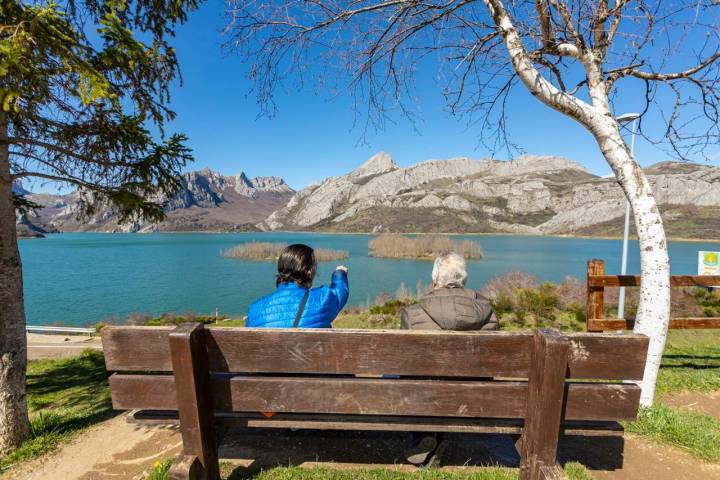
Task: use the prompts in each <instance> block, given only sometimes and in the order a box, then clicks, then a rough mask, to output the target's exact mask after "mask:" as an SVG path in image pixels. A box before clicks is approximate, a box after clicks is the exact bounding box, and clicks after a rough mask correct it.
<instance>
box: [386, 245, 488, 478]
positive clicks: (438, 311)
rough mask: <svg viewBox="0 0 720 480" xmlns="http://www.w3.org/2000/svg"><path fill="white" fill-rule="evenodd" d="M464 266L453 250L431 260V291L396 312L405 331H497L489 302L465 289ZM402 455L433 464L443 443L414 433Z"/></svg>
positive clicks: (409, 460)
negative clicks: (432, 262) (398, 312)
mask: <svg viewBox="0 0 720 480" xmlns="http://www.w3.org/2000/svg"><path fill="white" fill-rule="evenodd" d="M466 284H467V265H466V263H465V259H464V258H463V257H462V256H461V255H458V254H457V253H448V254H446V255H441V256H439V257H437V258H436V259H435V263H434V264H433V270H432V291H431V292H429V293H427V294H426V295H423V296H422V298H421V299H420V302H419V303H417V304H415V305H409V306H407V307H405V308H404V309H403V310H402V311H401V312H400V328H402V329H406V330H462V331H468V330H499V329H500V322H498V318H497V316H496V315H495V312H494V311H493V308H492V306H491V305H490V302H488V301H487V300H486V299H485V298H483V297H482V296H481V295H480V294H479V293H477V292H476V291H474V290H470V289H469V288H466V287H465V285H466ZM412 437H413V438H412V443H411V444H410V446H409V447H408V448H407V449H406V450H405V458H406V459H407V461H408V462H410V463H412V464H414V465H423V464H424V465H428V466H437V464H438V463H439V461H440V457H441V455H442V452H443V451H444V449H445V448H446V443H445V442H444V441H441V439H440V438H439V436H438V435H436V434H432V433H414V434H413V436H412Z"/></svg>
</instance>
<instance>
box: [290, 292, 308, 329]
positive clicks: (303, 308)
mask: <svg viewBox="0 0 720 480" xmlns="http://www.w3.org/2000/svg"><path fill="white" fill-rule="evenodd" d="M309 295H310V289H307V290H305V295H303V298H302V301H301V302H300V308H299V309H298V313H297V315H296V316H295V322H294V323H293V328H297V327H298V325H300V317H302V314H303V312H304V311H305V304H306V303H307V299H308V296H309Z"/></svg>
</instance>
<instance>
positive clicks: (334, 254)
mask: <svg viewBox="0 0 720 480" xmlns="http://www.w3.org/2000/svg"><path fill="white" fill-rule="evenodd" d="M286 247H287V244H286V243H273V242H256V241H252V242H247V243H242V244H240V245H236V246H234V247H232V248H230V249H228V250H225V251H223V252H222V256H223V257H228V258H241V259H244V260H259V261H273V262H274V261H276V260H277V259H278V257H279V256H280V254H281V253H282V252H283V250H285V248H286ZM348 256H349V255H348V252H347V250H330V249H328V248H317V249H315V258H316V259H317V261H318V262H328V261H333V260H344V259H346V258H348Z"/></svg>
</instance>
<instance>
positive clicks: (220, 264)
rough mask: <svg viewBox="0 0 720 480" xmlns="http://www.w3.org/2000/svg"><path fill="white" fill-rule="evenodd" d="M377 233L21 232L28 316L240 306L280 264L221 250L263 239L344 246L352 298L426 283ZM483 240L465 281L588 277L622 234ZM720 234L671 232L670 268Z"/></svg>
mask: <svg viewBox="0 0 720 480" xmlns="http://www.w3.org/2000/svg"><path fill="white" fill-rule="evenodd" d="M372 238H373V236H372V235H332V234H308V233H228V234H205V233H153V234H132V233H127V234H106V233H66V234H58V235H49V236H48V237H47V238H44V239H28V240H21V241H20V252H21V256H22V261H23V269H24V282H25V305H26V313H27V321H28V324H31V325H41V324H48V325H49V324H58V325H75V326H82V325H89V324H93V323H95V322H99V321H103V320H122V319H124V318H125V317H126V316H127V315H128V314H131V313H150V314H153V315H157V314H160V313H164V312H176V313H184V312H188V311H193V312H196V313H205V314H211V313H212V314H214V312H215V307H218V308H219V310H220V313H221V314H225V315H228V316H241V315H244V314H245V312H246V309H247V307H248V305H249V304H250V303H251V302H252V301H253V300H255V299H256V298H258V297H260V296H262V295H265V294H268V293H270V292H272V291H273V289H274V286H275V284H274V276H273V275H274V273H275V265H274V264H273V263H271V262H249V261H241V260H234V259H229V258H223V257H222V256H221V255H220V252H221V251H222V250H225V249H227V248H230V247H232V246H234V245H237V244H239V243H243V242H247V241H252V240H259V241H278V242H286V243H296V242H302V243H307V244H309V245H311V246H313V247H316V248H333V249H343V250H347V251H349V253H350V258H349V259H348V260H344V261H342V262H341V263H344V264H346V265H347V266H348V267H349V269H350V292H351V294H350V300H349V302H348V303H349V305H363V304H366V303H367V302H368V301H369V300H371V299H374V298H375V296H377V295H378V294H380V293H382V292H388V293H394V292H396V291H397V289H398V286H399V285H400V283H401V282H404V283H405V285H407V286H408V287H409V288H410V289H411V290H413V291H414V288H415V285H416V284H417V282H418V281H422V282H423V283H425V284H428V283H430V272H431V270H432V264H431V263H430V262H428V261H413V260H389V259H377V258H371V257H368V241H369V240H370V239H372ZM455 238H467V239H471V240H474V241H477V242H479V243H480V244H481V245H482V248H483V250H484V252H485V258H484V259H483V260H480V261H473V262H469V263H468V270H469V276H470V280H469V286H471V287H473V288H479V287H481V286H482V285H483V284H484V283H485V282H487V281H488V280H489V279H491V278H493V277H495V276H497V275H501V274H503V273H504V272H508V271H513V270H522V271H526V272H529V273H532V274H535V275H537V276H538V277H539V278H540V279H544V280H551V281H559V280H562V278H563V277H564V276H565V275H575V276H577V277H580V278H582V277H584V275H585V264H586V262H587V260H588V259H590V258H602V259H604V260H606V262H607V271H608V273H615V272H619V265H620V260H619V258H620V253H621V247H622V242H621V241H619V240H596V239H572V238H554V237H530V236H509V235H497V236H458V237H455ZM698 250H720V244H718V243H693V242H671V243H670V260H671V267H672V271H673V273H674V274H695V273H697V271H696V270H697V251H698ZM334 266H335V264H334V263H333V264H328V263H321V264H320V268H319V273H318V277H317V279H316V284H320V283H322V282H327V281H328V280H329V277H330V274H331V272H332V270H333V269H334ZM638 268H639V266H638V247H637V243H635V242H633V243H632V244H631V248H630V261H629V267H628V270H629V272H631V273H633V272H637V271H638Z"/></svg>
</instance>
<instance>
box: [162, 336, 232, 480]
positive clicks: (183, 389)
mask: <svg viewBox="0 0 720 480" xmlns="http://www.w3.org/2000/svg"><path fill="white" fill-rule="evenodd" d="M169 341H170V354H171V356H172V365H173V375H174V377H175V392H176V395H177V404H178V414H179V416H180V433H181V434H182V440H183V451H182V453H183V456H182V458H178V460H176V463H175V464H174V465H173V468H174V469H175V470H176V471H177V472H178V473H177V474H178V475H180V476H177V477H171V478H173V479H175V478H177V479H180V478H182V479H188V480H195V479H198V480H219V479H220V467H219V465H218V452H217V440H216V437H215V430H214V425H213V422H214V420H213V410H212V409H213V403H212V397H211V396H210V385H209V383H210V372H209V369H208V360H207V350H206V348H205V332H204V331H203V325H202V324H201V323H194V324H193V323H191V324H183V325H179V326H178V327H177V328H176V329H175V330H173V332H172V333H170V335H169ZM182 475H184V476H182ZM193 475H194V476H193Z"/></svg>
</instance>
